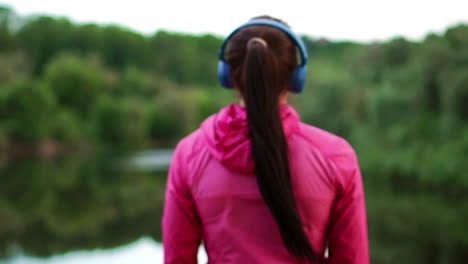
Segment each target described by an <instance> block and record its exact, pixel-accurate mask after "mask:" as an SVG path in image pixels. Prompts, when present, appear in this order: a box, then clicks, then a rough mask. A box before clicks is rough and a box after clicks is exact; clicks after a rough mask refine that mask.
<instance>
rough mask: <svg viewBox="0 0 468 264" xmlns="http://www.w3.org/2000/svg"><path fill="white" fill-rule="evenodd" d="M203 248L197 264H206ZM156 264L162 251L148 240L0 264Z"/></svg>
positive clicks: (161, 258)
mask: <svg viewBox="0 0 468 264" xmlns="http://www.w3.org/2000/svg"><path fill="white" fill-rule="evenodd" d="M207 260H208V258H207V256H206V253H205V251H204V249H203V248H200V250H199V253H198V263H207ZM7 263H8V264H81V263H86V264H109V263H112V264H128V263H138V264H157V263H163V250H162V246H161V244H159V243H155V242H154V240H152V239H149V238H141V239H139V240H137V241H135V242H133V243H131V244H129V245H125V246H122V247H118V248H114V249H107V250H102V249H97V250H90V251H76V252H71V253H66V254H63V255H59V256H53V257H49V258H34V257H28V256H24V255H21V254H19V255H17V256H15V257H13V258H11V259H8V260H7V261H3V262H2V261H0V264H7Z"/></svg>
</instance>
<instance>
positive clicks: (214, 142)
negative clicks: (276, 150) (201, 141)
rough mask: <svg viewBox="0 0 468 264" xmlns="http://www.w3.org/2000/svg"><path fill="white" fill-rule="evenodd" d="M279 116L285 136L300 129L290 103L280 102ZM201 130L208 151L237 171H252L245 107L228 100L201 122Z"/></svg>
mask: <svg viewBox="0 0 468 264" xmlns="http://www.w3.org/2000/svg"><path fill="white" fill-rule="evenodd" d="M280 116H281V120H282V123H283V129H284V133H285V136H286V137H287V138H288V137H289V136H291V135H292V134H293V133H294V132H296V131H298V130H299V122H300V120H299V115H298V114H297V112H296V111H295V110H294V108H293V107H292V106H291V105H289V104H282V105H280ZM201 130H202V134H203V135H204V138H205V140H206V143H207V146H208V148H209V150H210V152H211V154H212V155H213V156H214V158H215V159H217V160H219V161H220V162H221V164H223V165H224V166H226V167H228V168H229V169H231V170H234V171H237V172H253V171H254V167H255V166H254V161H253V158H252V153H251V146H250V136H249V132H248V124H247V111H246V109H245V108H244V107H241V106H240V105H237V104H231V105H229V106H227V107H225V108H223V109H221V110H220V111H219V112H218V113H216V114H214V115H212V116H210V117H208V118H207V119H206V120H205V121H204V122H203V123H202V124H201Z"/></svg>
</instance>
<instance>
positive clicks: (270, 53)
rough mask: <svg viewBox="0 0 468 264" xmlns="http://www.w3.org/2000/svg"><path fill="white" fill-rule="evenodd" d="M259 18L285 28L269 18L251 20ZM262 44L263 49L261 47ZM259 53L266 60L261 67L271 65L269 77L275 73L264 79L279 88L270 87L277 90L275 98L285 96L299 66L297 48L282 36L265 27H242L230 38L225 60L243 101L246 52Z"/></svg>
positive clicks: (280, 32) (283, 33)
mask: <svg viewBox="0 0 468 264" xmlns="http://www.w3.org/2000/svg"><path fill="white" fill-rule="evenodd" d="M258 18H266V19H271V20H275V21H277V22H280V23H283V24H284V25H286V26H287V24H286V23H284V22H283V21H281V20H279V19H275V18H272V17H269V16H259V17H255V18H253V19H258ZM252 39H260V40H261V41H254V42H252V41H251V40H252ZM262 41H263V42H264V43H266V45H262ZM259 49H261V50H262V51H260V52H262V53H263V55H262V56H264V57H265V60H263V61H262V62H260V63H266V62H267V61H268V62H270V63H273V65H268V67H269V68H271V69H272V70H271V71H270V72H271V73H273V72H276V73H277V74H275V76H265V77H268V78H271V79H275V82H276V83H278V84H279V85H275V87H271V88H277V90H273V91H271V92H272V93H274V94H276V95H280V94H281V93H284V92H286V91H287V90H288V87H289V84H290V81H291V78H292V73H293V71H294V70H295V69H296V67H297V64H298V62H297V56H296V55H297V47H296V44H295V43H294V42H293V41H292V40H291V39H290V38H289V37H288V35H287V34H286V33H285V32H283V31H282V30H281V29H278V28H275V27H272V26H268V25H251V26H247V27H243V28H241V29H239V30H238V31H237V32H236V33H234V34H233V35H232V36H231V37H230V39H229V41H228V43H227V45H226V50H225V60H226V62H227V63H228V64H229V65H230V69H231V76H232V81H233V84H234V87H235V88H236V89H238V90H239V92H240V93H241V95H242V96H243V97H245V85H244V82H245V71H244V70H243V69H244V67H243V66H244V65H245V63H246V59H247V58H248V57H247V53H248V51H249V50H250V51H254V50H256V51H254V52H255V53H258V52H259ZM265 66H266V65H265Z"/></svg>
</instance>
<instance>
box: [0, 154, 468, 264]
mask: <svg viewBox="0 0 468 264" xmlns="http://www.w3.org/2000/svg"><path fill="white" fill-rule="evenodd" d="M161 153H162V152H148V153H140V154H138V155H137V156H136V157H138V158H137V159H130V164H133V165H136V166H137V167H139V168H140V169H136V168H135V167H134V166H128V165H129V163H126V162H123V161H122V159H121V158H116V157H112V156H109V155H94V156H65V157H59V158H55V159H40V158H24V159H21V160H19V159H16V160H8V161H5V162H0V175H1V185H0V259H3V260H5V259H9V261H8V263H13V264H20V263H24V264H36V263H37V264H42V263H52V262H51V261H52V260H53V259H55V257H54V258H52V259H50V258H48V257H50V256H56V255H57V254H59V255H60V254H66V255H64V256H59V257H58V259H61V257H65V256H81V257H76V258H72V259H73V261H74V262H70V263H92V262H91V261H92V260H94V259H98V260H99V261H100V260H101V258H100V256H101V257H103V259H106V258H107V261H104V260H103V261H104V262H106V263H120V262H114V261H113V260H111V261H109V258H112V256H114V255H116V256H119V254H124V253H125V254H126V252H132V250H136V251H135V252H140V251H141V252H147V253H138V254H140V255H138V254H137V253H135V254H132V256H133V257H134V259H132V260H131V261H130V260H129V261H127V262H126V263H146V262H144V261H143V260H142V261H139V260H138V259H137V258H138V257H139V256H144V255H145V254H147V255H146V256H147V258H152V260H153V262H152V263H160V262H159V261H158V260H157V259H161V256H160V255H161V247H160V245H159V244H155V243H154V242H152V241H161V225H160V223H161V217H162V210H163V203H164V188H165V183H166V176H167V171H166V170H167V169H166V168H167V166H164V160H165V162H166V163H167V162H168V161H169V160H170V159H169V157H170V155H171V152H170V151H168V152H167V153H166V154H165V155H159V154H161ZM145 154H146V155H145ZM158 155H159V156H158ZM152 162H154V163H157V166H156V165H154V164H152ZM121 165H124V166H121ZM153 165H154V166H153ZM166 165H167V164H166ZM141 168H142V169H141ZM155 169H162V170H161V171H157V170H156V171H155ZM378 172H379V168H378V167H375V168H374V167H372V166H371V165H366V164H365V163H364V166H363V175H364V176H363V177H364V182H365V188H366V202H367V209H368V222H369V238H370V243H371V244H370V247H371V257H372V260H373V261H372V262H373V263H411V264H418V263H424V264H431V263H434V264H435V263H466V259H468V250H467V248H468V247H467V245H468V230H467V228H466V226H467V225H466V222H467V221H468V207H467V202H466V201H467V197H468V194H467V193H466V192H464V191H460V190H465V189H463V188H462V187H460V188H458V187H457V186H456V185H453V186H452V185H450V186H449V185H447V186H446V187H444V186H436V187H437V188H435V187H431V186H432V185H427V186H426V185H421V184H420V183H417V182H413V181H411V177H407V176H404V175H402V174H401V173H400V172H399V171H395V172H394V173H393V175H392V176H391V177H388V178H384V177H381V176H380V175H379V173H378ZM456 187H457V188H456ZM142 238H145V239H142ZM135 241H136V242H135ZM123 245H128V246H125V247H123ZM115 247H120V248H118V249H112V248H115ZM96 248H100V249H103V251H89V250H95V249H96ZM106 249H107V250H106ZM146 250H147V251H146ZM80 254H81V255H80ZM83 254H84V256H85V257H84V258H83V257H82V256H83ZM23 255H27V256H35V257H36V258H31V257H27V258H25V257H22V256H23ZM122 256H123V255H122ZM122 258H123V257H122ZM130 258H131V257H130ZM23 260H24V261H29V262H21V261H23ZM62 260H63V259H62ZM98 260H96V261H98ZM12 261H13V262H12ZM14 261H17V262H14ZM31 261H32V262H31ZM60 263H65V262H60ZM96 263H99V262H96ZM66 264H68V263H66Z"/></svg>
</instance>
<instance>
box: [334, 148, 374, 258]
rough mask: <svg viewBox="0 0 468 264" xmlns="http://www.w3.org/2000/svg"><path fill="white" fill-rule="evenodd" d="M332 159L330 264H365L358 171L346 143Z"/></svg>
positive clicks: (365, 238) (364, 222)
mask: <svg viewBox="0 0 468 264" xmlns="http://www.w3.org/2000/svg"><path fill="white" fill-rule="evenodd" d="M344 144H345V148H344V149H345V151H344V152H343V153H341V154H340V155H338V156H337V157H336V158H335V165H336V171H337V174H336V180H337V188H338V195H337V197H336V200H335V204H334V206H333V209H332V213H331V218H330V229H329V236H328V249H329V262H328V263H330V264H368V263H369V261H370V260H369V245H368V236H367V219H366V206H365V199H364V188H363V184H362V178H361V171H360V169H359V165H358V161H357V158H356V154H355V153H354V150H353V149H352V147H351V146H349V144H348V143H347V142H344Z"/></svg>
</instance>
